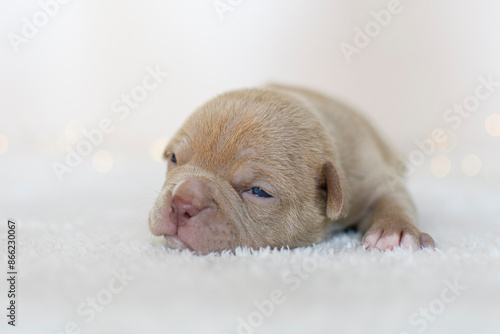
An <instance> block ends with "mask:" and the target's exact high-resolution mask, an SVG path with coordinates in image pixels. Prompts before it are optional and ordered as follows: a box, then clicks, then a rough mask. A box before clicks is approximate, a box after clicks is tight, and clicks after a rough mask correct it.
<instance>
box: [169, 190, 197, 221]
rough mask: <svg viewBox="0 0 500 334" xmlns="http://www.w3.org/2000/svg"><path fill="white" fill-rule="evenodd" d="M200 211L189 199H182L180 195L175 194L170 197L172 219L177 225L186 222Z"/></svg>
mask: <svg viewBox="0 0 500 334" xmlns="http://www.w3.org/2000/svg"><path fill="white" fill-rule="evenodd" d="M200 211H201V208H199V207H197V206H196V205H194V204H193V203H191V202H189V201H186V200H184V199H183V198H181V197H180V196H178V195H175V196H174V197H172V211H171V213H172V220H173V221H174V222H176V223H177V225H178V226H179V225H183V224H184V223H186V222H187V221H188V220H189V219H191V218H192V217H194V216H196V215H197V214H198V213H199V212H200Z"/></svg>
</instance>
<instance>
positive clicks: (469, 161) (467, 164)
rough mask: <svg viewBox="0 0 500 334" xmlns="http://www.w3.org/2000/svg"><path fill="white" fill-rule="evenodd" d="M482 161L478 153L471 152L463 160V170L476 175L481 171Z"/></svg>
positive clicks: (466, 173) (465, 172)
mask: <svg viewBox="0 0 500 334" xmlns="http://www.w3.org/2000/svg"><path fill="white" fill-rule="evenodd" d="M481 167H482V163H481V159H479V158H478V157H477V156H476V155H474V154H471V155H468V156H466V157H465V158H464V160H463V161H462V171H463V172H464V174H465V175H468V176H475V175H477V174H478V173H479V172H480V171H481Z"/></svg>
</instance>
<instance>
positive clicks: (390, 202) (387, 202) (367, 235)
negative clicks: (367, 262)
mask: <svg viewBox="0 0 500 334" xmlns="http://www.w3.org/2000/svg"><path fill="white" fill-rule="evenodd" d="M416 221H417V220H416V214H415V208H414V206H413V203H412V201H411V199H410V197H409V195H408V193H407V192H406V189H404V187H398V189H396V190H395V191H393V192H390V193H387V194H385V195H382V196H380V197H379V198H378V199H377V200H376V201H375V202H374V203H373V205H372V207H371V209H370V212H369V214H368V216H367V217H366V218H365V219H364V220H363V221H362V222H361V223H360V225H359V230H360V231H361V232H363V233H364V237H363V243H364V245H365V248H366V249H373V248H375V249H380V250H386V249H393V248H395V247H399V246H400V247H404V248H410V247H411V248H413V249H415V250H416V249H419V248H423V247H432V248H434V247H435V243H434V240H433V239H432V237H431V236H430V235H429V234H427V233H423V232H420V230H419V229H418V228H417V227H416Z"/></svg>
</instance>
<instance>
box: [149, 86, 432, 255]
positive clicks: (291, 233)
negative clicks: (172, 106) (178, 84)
mask: <svg viewBox="0 0 500 334" xmlns="http://www.w3.org/2000/svg"><path fill="white" fill-rule="evenodd" d="M165 156H166V158H167V159H168V160H169V165H168V171H167V179H166V182H165V184H164V187H163V189H162V192H161V193H160V195H159V197H158V199H157V201H156V203H155V206H154V207H153V209H152V211H151V215H150V228H151V230H152V232H153V233H154V234H156V235H164V236H165V237H166V240H167V244H168V245H170V246H171V247H176V248H189V249H192V250H195V251H197V252H199V253H208V252H211V251H220V250H223V249H234V248H236V247H238V246H250V247H253V248H258V247H262V246H272V247H297V246H304V245H310V244H312V243H317V242H320V241H322V240H324V239H325V238H327V237H328V236H329V235H330V233H331V231H332V230H334V229H340V228H345V227H348V226H350V225H353V224H358V227H359V229H360V230H361V231H362V232H363V233H365V237H364V241H365V244H366V246H367V247H368V248H379V249H392V248H393V247H395V246H406V247H413V248H417V247H420V246H433V244H434V243H433V240H432V238H430V236H428V235H427V234H425V233H421V232H420V231H419V230H418V229H417V228H416V227H415V224H416V218H415V210H414V207H413V205H412V203H411V200H410V198H409V196H408V194H407V192H406V190H405V188H404V186H403V185H402V184H401V182H399V181H398V179H397V178H394V176H396V175H398V170H399V168H398V167H399V159H398V157H397V155H396V154H395V153H394V152H393V151H392V150H391V149H390V148H389V146H388V145H387V144H386V143H385V142H384V141H383V140H382V139H381V138H380V136H378V135H377V133H376V132H375V131H374V129H373V128H372V127H371V126H370V124H369V123H368V122H367V121H366V120H365V119H364V118H363V117H361V116H360V115H359V114H357V113H355V112H354V111H352V110H351V109H349V108H348V107H346V106H344V105H341V104H339V103H337V102H335V101H334V100H332V99H330V98H328V97H325V96H323V95H321V94H317V93H314V92H311V91H307V90H304V89H299V88H291V87H285V86H269V87H266V88H262V89H246V90H240V91H234V92H229V93H226V94H223V95H221V96H219V97H217V98H215V99H213V100H211V101H209V102H208V103H206V104H205V105H204V106H202V107H201V108H199V109H198V110H197V111H196V112H195V113H193V114H192V115H191V117H190V118H189V119H188V120H187V121H186V123H185V124H184V126H183V127H182V128H181V130H180V131H179V132H178V133H177V134H176V135H175V137H174V138H173V139H172V140H171V142H170V143H169V144H168V146H167V148H166V151H165ZM388 176H389V177H390V178H388Z"/></svg>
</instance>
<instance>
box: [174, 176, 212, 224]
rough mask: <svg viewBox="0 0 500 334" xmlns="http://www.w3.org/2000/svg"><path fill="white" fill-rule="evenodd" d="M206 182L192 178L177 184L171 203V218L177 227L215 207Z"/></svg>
mask: <svg viewBox="0 0 500 334" xmlns="http://www.w3.org/2000/svg"><path fill="white" fill-rule="evenodd" d="M210 193H211V192H210V190H209V187H208V185H207V184H206V182H205V181H204V180H202V179H200V178H198V177H192V178H189V179H187V180H185V181H184V182H182V183H181V184H179V185H178V186H177V187H176V188H175V189H174V192H173V194H172V195H173V196H172V201H171V209H170V211H171V218H172V221H173V222H174V223H175V224H176V225H177V226H181V225H183V224H186V223H187V222H188V221H189V220H190V219H192V218H193V217H195V216H196V215H198V214H199V213H200V211H202V210H204V209H206V208H209V207H215V202H214V201H213V199H212V197H211V195H210Z"/></svg>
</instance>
